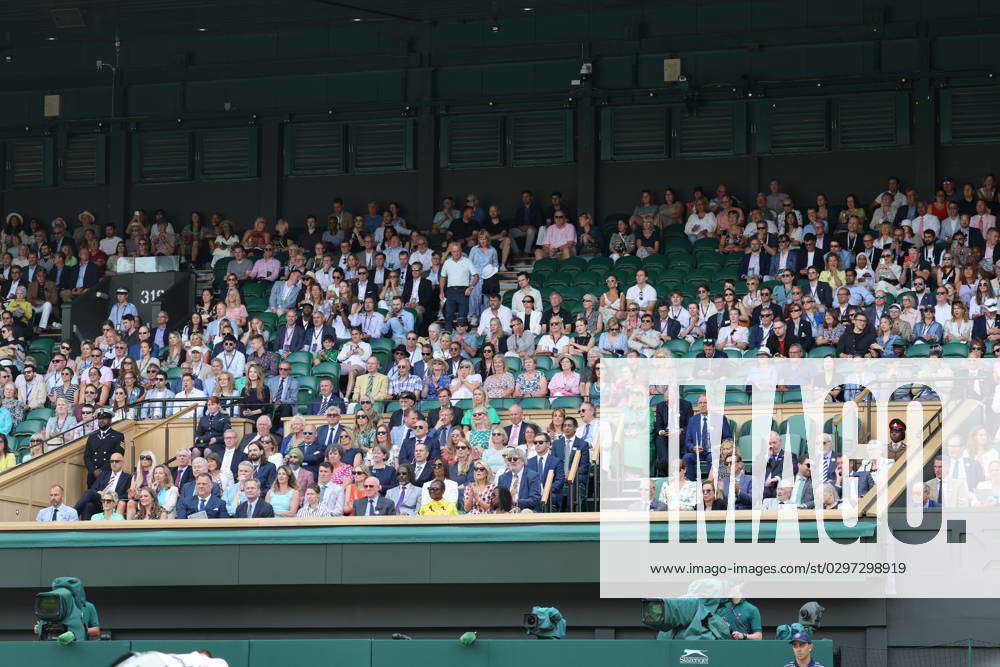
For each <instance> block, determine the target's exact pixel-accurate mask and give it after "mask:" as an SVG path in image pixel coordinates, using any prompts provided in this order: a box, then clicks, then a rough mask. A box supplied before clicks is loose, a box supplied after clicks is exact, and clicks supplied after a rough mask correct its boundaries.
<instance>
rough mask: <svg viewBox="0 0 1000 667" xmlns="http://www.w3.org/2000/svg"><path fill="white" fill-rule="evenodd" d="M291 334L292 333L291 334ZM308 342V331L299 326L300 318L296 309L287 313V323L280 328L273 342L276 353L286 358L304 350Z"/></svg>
mask: <svg viewBox="0 0 1000 667" xmlns="http://www.w3.org/2000/svg"><path fill="white" fill-rule="evenodd" d="M289 332H291V333H289ZM305 340H306V330H305V329H303V328H302V325H301V324H299V316H298V314H297V313H296V312H295V310H294V309H292V310H288V311H286V312H285V323H284V324H283V325H282V326H280V327H278V333H277V334H275V336H274V339H273V340H272V341H271V342H272V343H273V345H274V351H275V352H277V353H278V354H280V355H281V356H285V355H287V354H289V353H291V352H297V351H299V350H301V349H302V346H303V345H304V344H305Z"/></svg>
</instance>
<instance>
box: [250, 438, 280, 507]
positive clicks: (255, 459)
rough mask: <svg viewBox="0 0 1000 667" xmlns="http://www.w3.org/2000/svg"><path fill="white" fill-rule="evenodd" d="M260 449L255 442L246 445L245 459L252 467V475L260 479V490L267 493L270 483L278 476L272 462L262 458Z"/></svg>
mask: <svg viewBox="0 0 1000 667" xmlns="http://www.w3.org/2000/svg"><path fill="white" fill-rule="evenodd" d="M262 451H263V450H261V448H260V445H258V444H257V443H256V442H252V443H250V444H249V445H247V460H248V461H250V464H251V465H253V467H254V474H253V476H254V477H255V478H257V480H258V481H260V490H261V492H262V493H264V494H265V495H267V492H268V491H270V490H271V485H272V484H274V478H275V477H277V476H278V471H277V470H276V469H275V467H274V464H273V463H271V462H269V461H267V460H265V459H263V458H262Z"/></svg>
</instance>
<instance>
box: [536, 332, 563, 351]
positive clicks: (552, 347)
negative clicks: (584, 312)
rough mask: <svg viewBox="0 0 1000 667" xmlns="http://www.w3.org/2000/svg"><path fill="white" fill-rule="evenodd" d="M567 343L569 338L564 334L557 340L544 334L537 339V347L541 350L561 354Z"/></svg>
mask: <svg viewBox="0 0 1000 667" xmlns="http://www.w3.org/2000/svg"><path fill="white" fill-rule="evenodd" d="M567 345H569V338H568V337H567V336H566V335H565V334H563V337H562V338H560V339H559V340H553V339H552V336H551V335H549V334H545V335H544V336H542V337H541V338H540V339H539V340H538V346H537V349H538V350H541V351H543V352H553V353H555V354H561V353H562V351H563V350H564V349H566V346H567Z"/></svg>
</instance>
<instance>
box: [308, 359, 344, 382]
mask: <svg viewBox="0 0 1000 667" xmlns="http://www.w3.org/2000/svg"><path fill="white" fill-rule="evenodd" d="M312 372H313V376H315V377H329V378H333V380H334V382H336V381H337V380H338V379H339V378H340V364H339V363H338V362H336V361H324V362H323V363H321V364H316V365H315V366H313V371H312Z"/></svg>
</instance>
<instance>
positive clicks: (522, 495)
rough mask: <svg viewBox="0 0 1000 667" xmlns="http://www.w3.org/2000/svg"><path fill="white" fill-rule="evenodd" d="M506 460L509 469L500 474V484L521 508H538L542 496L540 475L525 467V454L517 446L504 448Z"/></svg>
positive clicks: (514, 503)
mask: <svg viewBox="0 0 1000 667" xmlns="http://www.w3.org/2000/svg"><path fill="white" fill-rule="evenodd" d="M504 460H505V461H506V463H507V471H506V472H504V473H503V474H501V475H500V477H499V479H498V482H497V484H498V486H501V487H503V488H505V489H507V490H508V491H510V494H511V499H512V502H513V505H514V506H515V507H517V508H518V509H519V510H522V511H523V510H532V511H535V510H537V509H538V508H539V501H540V498H541V486H540V485H539V480H538V476H537V475H535V473H534V472H533V471H532V470H530V469H526V468H525V466H524V455H523V454H522V453H521V452H520V450H518V449H517V448H516V447H508V448H506V449H505V450H504Z"/></svg>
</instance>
